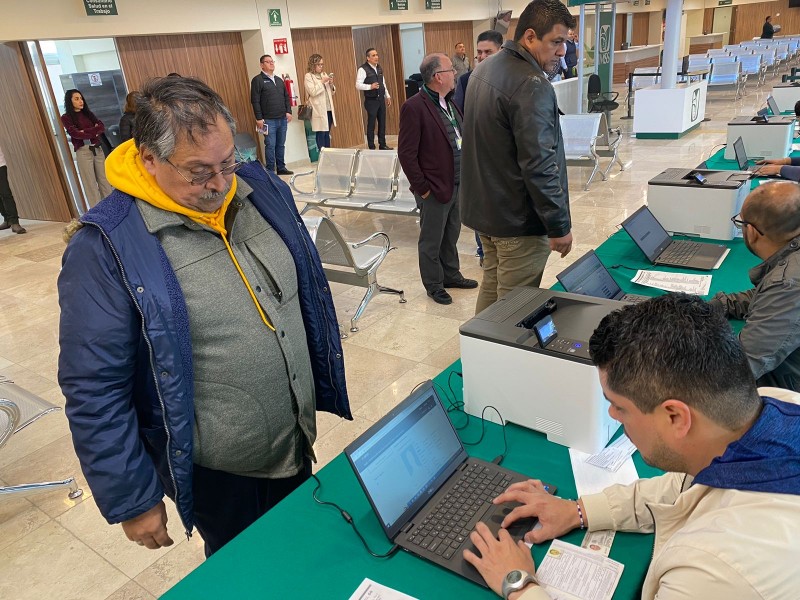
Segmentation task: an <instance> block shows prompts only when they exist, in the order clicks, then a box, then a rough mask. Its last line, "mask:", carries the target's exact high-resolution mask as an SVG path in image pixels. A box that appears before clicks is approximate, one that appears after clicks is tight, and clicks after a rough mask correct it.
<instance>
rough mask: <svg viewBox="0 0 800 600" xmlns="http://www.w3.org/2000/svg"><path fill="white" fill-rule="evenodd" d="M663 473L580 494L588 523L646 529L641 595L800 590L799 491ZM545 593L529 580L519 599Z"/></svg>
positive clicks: (669, 597) (741, 597)
mask: <svg viewBox="0 0 800 600" xmlns="http://www.w3.org/2000/svg"><path fill="white" fill-rule="evenodd" d="M691 481H692V478H691V477H690V476H688V475H683V474H677V473H668V474H666V475H662V476H661V477H654V478H652V479H640V480H639V481H637V482H636V483H633V484H631V485H627V486H622V485H615V486H611V487H609V488H607V489H606V490H604V491H603V492H602V493H600V494H593V495H591V496H585V497H584V498H583V502H584V505H585V507H586V513H587V518H588V520H589V529H591V530H592V531H595V530H598V529H614V530H617V531H640V532H642V533H651V532H653V530H654V529H655V543H654V546H653V558H652V560H651V562H650V568H649V569H648V571H647V576H646V577H645V580H644V587H643V589H642V598H643V599H645V600H651V599H656V598H657V599H658V600H676V599H681V600H687V599H689V598H700V599H702V600H779V599H780V600H785V599H788V598H798V597H800V569H798V568H797V566H796V565H797V560H798V557H800V535H798V523H800V496H793V495H787V494H768V493H761V492H743V491H738V490H722V489H717V488H710V487H707V486H704V485H699V484H698V485H694V486H691V487H689V486H690V484H691ZM545 598H549V595H548V594H547V592H545V591H544V590H543V589H542V588H537V587H534V588H531V589H530V590H528V591H526V592H525V594H523V595H522V596H521V599H522V600H543V599H545Z"/></svg>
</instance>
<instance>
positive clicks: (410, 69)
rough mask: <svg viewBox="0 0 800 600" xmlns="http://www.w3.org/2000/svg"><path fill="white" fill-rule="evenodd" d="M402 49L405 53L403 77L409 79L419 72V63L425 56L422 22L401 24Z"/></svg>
mask: <svg viewBox="0 0 800 600" xmlns="http://www.w3.org/2000/svg"><path fill="white" fill-rule="evenodd" d="M400 50H401V51H402V54H403V79H408V78H409V77H410V76H411V75H413V74H414V73H419V65H420V63H421V62H422V59H423V58H425V33H424V31H423V29H422V25H421V24H419V23H412V24H409V25H400Z"/></svg>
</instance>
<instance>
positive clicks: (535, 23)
mask: <svg viewBox="0 0 800 600" xmlns="http://www.w3.org/2000/svg"><path fill="white" fill-rule="evenodd" d="M556 25H563V26H564V27H566V28H568V29H572V28H573V27H575V17H573V16H572V15H571V14H569V11H568V10H567V7H566V6H564V5H563V4H561V2H559V1H558V0H533V2H531V3H530V4H528V6H526V7H525V10H523V11H522V14H521V15H520V16H519V22H518V23H517V29H516V30H515V31H514V41H515V42H518V41H520V40H521V39H522V36H523V35H525V32H526V31H527V30H528V29H533V32H534V33H535V34H536V37H537V38H539V39H542V38H543V37H544V36H545V35H547V34H548V33H550V32H551V31H552V30H553V27H555V26H556Z"/></svg>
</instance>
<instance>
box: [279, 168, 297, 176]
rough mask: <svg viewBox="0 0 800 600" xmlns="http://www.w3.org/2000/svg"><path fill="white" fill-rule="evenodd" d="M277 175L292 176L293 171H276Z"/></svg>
mask: <svg viewBox="0 0 800 600" xmlns="http://www.w3.org/2000/svg"><path fill="white" fill-rule="evenodd" d="M278 175H294V171H290V170H289V169H278Z"/></svg>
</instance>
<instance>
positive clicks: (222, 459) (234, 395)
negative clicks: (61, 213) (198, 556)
mask: <svg viewBox="0 0 800 600" xmlns="http://www.w3.org/2000/svg"><path fill="white" fill-rule="evenodd" d="M136 115H137V116H136V132H135V136H134V139H133V140H129V141H127V142H124V143H123V144H120V146H119V147H118V148H117V149H116V150H115V151H114V152H113V153H112V154H111V155H110V156H109V157H108V159H107V161H106V169H107V172H108V177H109V181H113V185H114V187H115V188H116V190H117V191H115V192H114V193H113V194H112V195H111V196H109V197H108V198H107V199H106V200H104V201H102V202H100V203H99V204H98V205H97V206H95V207H94V208H93V209H92V210H90V211H89V212H87V213H86V214H85V215H83V217H82V218H81V222H80V224H79V229H77V232H75V233H74V235H73V237H72V239H71V240H70V242H69V245H68V246H67V250H66V252H65V254H64V258H63V261H62V264H63V269H62V271H61V274H60V276H59V279H58V291H59V303H60V305H61V325H60V339H59V342H60V346H61V354H60V356H59V369H58V380H59V384H60V385H61V390H62V392H63V393H64V396H65V397H66V399H67V402H66V414H67V418H68V419H69V424H70V429H71V431H72V439H73V444H74V446H75V451H76V453H77V455H78V458H79V459H80V462H81V468H82V470H83V472H84V474H85V476H86V479H87V480H88V482H89V486H90V487H91V488H92V492H93V493H94V499H95V501H96V503H97V506H98V508H99V509H100V512H101V513H102V514H103V516H104V517H105V518H106V520H107V521H108V522H109V523H121V524H122V528H123V530H124V531H125V534H126V535H127V537H128V539H130V540H131V541H132V542H135V543H137V544H139V545H142V546H146V547H147V548H151V549H155V548H159V547H162V546H169V545H171V544H172V539H171V538H170V536H169V534H168V533H167V523H166V520H167V519H166V511H165V507H164V501H163V497H164V496H165V495H167V496H169V497H170V498H172V499H173V500H174V502H175V504H176V507H177V509H178V514H179V515H180V518H181V521H182V523H183V526H184V528H185V531H186V534H187V535H189V534H190V533H191V531H192V529H193V527H194V526H197V529H198V531H199V532H200V535H201V536H202V537H203V540H204V541H205V543H206V556H208V555H210V554H212V553H213V552H216V551H217V550H218V549H219V548H221V547H222V546H224V545H225V544H226V543H227V542H228V541H230V540H231V539H233V537H235V536H236V535H238V534H239V533H240V532H241V531H243V530H244V529H245V528H246V527H248V526H249V525H250V524H251V523H253V522H254V521H255V520H256V519H258V518H259V517H260V516H261V515H263V514H264V513H265V512H266V511H267V510H269V509H270V508H271V507H272V506H274V505H275V504H276V503H278V502H279V501H280V500H281V499H282V498H284V497H285V496H286V495H288V494H289V493H290V492H291V491H292V490H294V489H295V488H296V487H297V486H298V485H300V484H301V483H302V482H303V481H305V480H306V479H307V478H308V477H309V476H310V475H311V460H312V459H313V458H314V452H313V444H314V440H315V437H316V410H317V409H319V410H326V411H329V412H333V413H335V414H338V415H339V416H342V417H345V418H351V417H350V410H349V406H348V401H347V391H346V388H345V382H344V363H343V359H342V346H341V343H340V341H339V332H338V325H337V321H336V313H335V310H334V307H333V299H332V297H331V294H330V291H329V286H328V283H327V281H326V279H325V274H324V272H323V270H322V265H321V263H320V260H319V256H318V254H317V252H316V250H315V248H314V244H313V242H312V241H311V239H310V237H309V236H308V234H307V232H306V230H305V228H304V227H303V222H302V220H301V218H300V216H299V215H298V213H297V209H296V208H295V204H294V201H293V198H292V195H291V193H290V192H289V188H288V186H287V185H286V184H285V183H284V182H283V181H281V180H280V179H279V178H278V177H277V176H276V175H275V174H273V173H268V172H266V171H264V169H263V168H261V166H260V165H258V166H254V165H252V164H245V163H240V162H237V160H238V158H237V156H236V151H235V148H234V145H233V136H234V133H235V123H234V120H233V117H232V116H231V114H230V111H229V110H228V109H227V108H226V107H225V105H224V104H223V103H222V100H221V99H220V97H219V96H218V95H217V94H216V93H215V92H214V91H213V90H211V89H210V88H209V87H208V86H206V85H205V84H204V83H203V82H201V81H199V80H197V79H191V78H186V77H183V78H170V77H167V78H163V79H157V80H154V81H151V82H149V83H148V84H147V85H146V86H145V87H144V89H143V90H142V94H141V97H140V99H139V103H138V107H137V113H136ZM72 229H73V230H74V229H75V228H74V227H73V228H72Z"/></svg>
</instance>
